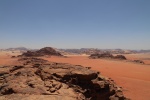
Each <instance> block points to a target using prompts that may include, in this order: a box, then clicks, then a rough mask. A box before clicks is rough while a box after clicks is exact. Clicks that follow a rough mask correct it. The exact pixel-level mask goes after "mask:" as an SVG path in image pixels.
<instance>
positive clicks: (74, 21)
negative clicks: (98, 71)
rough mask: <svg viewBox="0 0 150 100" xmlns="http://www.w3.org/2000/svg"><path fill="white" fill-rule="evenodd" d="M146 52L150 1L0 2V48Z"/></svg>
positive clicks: (149, 38) (69, 0) (7, 0)
mask: <svg viewBox="0 0 150 100" xmlns="http://www.w3.org/2000/svg"><path fill="white" fill-rule="evenodd" d="M20 46H24V47H27V48H42V47H45V46H52V47H56V48H101V49H114V48H121V49H150V0H0V48H9V47H20Z"/></svg>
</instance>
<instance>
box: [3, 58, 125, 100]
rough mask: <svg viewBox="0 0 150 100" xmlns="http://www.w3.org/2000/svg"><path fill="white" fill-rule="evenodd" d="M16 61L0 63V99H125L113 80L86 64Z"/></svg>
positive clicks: (34, 60)
mask: <svg viewBox="0 0 150 100" xmlns="http://www.w3.org/2000/svg"><path fill="white" fill-rule="evenodd" d="M20 61H22V62H23V63H24V64H23V65H21V66H3V67H0V95H1V96H0V100H128V99H127V98H126V97H124V95H123V93H122V89H121V88H120V87H118V86H117V85H116V84H115V83H114V81H113V80H111V79H109V78H106V77H104V76H102V75H101V74H100V73H99V72H97V71H93V70H90V69H89V67H87V68H86V67H82V66H80V65H70V64H63V63H50V62H47V61H45V60H42V59H39V58H22V59H20ZM31 61H32V62H31ZM27 62H28V63H27Z"/></svg>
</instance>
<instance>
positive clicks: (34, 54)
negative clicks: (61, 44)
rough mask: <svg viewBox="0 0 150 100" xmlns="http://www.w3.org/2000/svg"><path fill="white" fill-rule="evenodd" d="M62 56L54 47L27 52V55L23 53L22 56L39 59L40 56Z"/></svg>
mask: <svg viewBox="0 0 150 100" xmlns="http://www.w3.org/2000/svg"><path fill="white" fill-rule="evenodd" d="M45 55H48V56H62V55H61V54H60V53H59V52H57V51H56V50H55V49H53V48H52V47H45V48H42V49H40V50H38V51H27V52H25V53H23V54H22V55H21V56H24V57H39V56H45Z"/></svg>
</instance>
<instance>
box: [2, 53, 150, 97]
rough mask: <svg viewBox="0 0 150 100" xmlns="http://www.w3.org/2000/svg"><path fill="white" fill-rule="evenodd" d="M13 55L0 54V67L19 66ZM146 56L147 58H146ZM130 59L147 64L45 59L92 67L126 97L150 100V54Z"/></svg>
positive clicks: (130, 57)
mask: <svg viewBox="0 0 150 100" xmlns="http://www.w3.org/2000/svg"><path fill="white" fill-rule="evenodd" d="M10 55H11V54H7V55H6V54H4V53H0V65H9V64H10V65H13V64H17V62H16V61H17V58H11V56H10ZM144 55H145V56H144ZM125 56H126V57H127V58H128V59H135V58H138V57H139V58H140V59H144V57H145V58H147V59H146V60H145V62H146V64H137V63H133V62H127V61H120V60H108V59H89V58H88V56H79V55H78V56H68V57H54V56H51V57H43V58H44V59H46V60H48V61H50V62H59V63H70V64H74V65H82V66H86V67H91V68H92V69H93V70H97V71H100V73H102V75H105V76H107V77H110V78H112V79H113V80H114V81H115V82H116V83H117V84H118V85H119V86H121V87H123V90H124V94H125V96H127V97H129V98H131V99H132V100H149V99H150V65H149V64H150V60H149V59H148V58H150V54H142V55H138V54H134V55H125Z"/></svg>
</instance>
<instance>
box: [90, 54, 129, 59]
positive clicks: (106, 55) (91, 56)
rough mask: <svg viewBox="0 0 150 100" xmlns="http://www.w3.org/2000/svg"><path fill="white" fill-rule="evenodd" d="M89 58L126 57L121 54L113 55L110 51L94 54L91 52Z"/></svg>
mask: <svg viewBox="0 0 150 100" xmlns="http://www.w3.org/2000/svg"><path fill="white" fill-rule="evenodd" d="M89 58H92V59H97V58H109V59H119V60H126V57H125V56H123V55H117V56H113V55H112V54H110V53H101V54H99V53H95V54H91V55H90V56H89Z"/></svg>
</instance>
